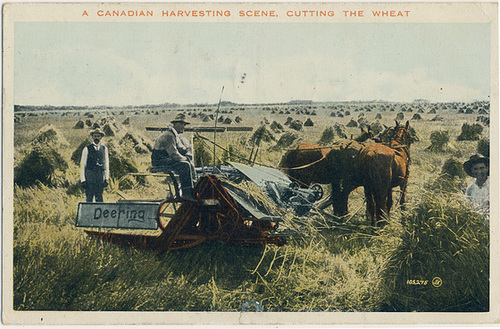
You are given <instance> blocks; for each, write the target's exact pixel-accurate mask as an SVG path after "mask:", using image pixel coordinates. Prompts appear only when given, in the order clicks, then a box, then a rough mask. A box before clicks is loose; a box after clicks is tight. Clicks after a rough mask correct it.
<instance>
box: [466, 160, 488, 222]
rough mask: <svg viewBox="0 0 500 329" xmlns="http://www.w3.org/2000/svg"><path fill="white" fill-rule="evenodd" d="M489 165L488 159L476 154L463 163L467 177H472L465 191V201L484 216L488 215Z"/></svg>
mask: <svg viewBox="0 0 500 329" xmlns="http://www.w3.org/2000/svg"><path fill="white" fill-rule="evenodd" d="M489 164H490V161H489V158H487V157H484V156H481V155H477V154H475V155H473V156H471V157H470V159H469V160H467V161H466V162H465V163H464V170H465V172H466V173H467V175H469V176H471V177H474V180H473V181H472V183H470V184H469V186H467V189H466V190H465V195H466V197H467V201H469V203H470V204H471V205H473V206H474V207H476V208H477V209H478V210H480V211H481V212H483V213H485V214H488V213H489V210H490V182H489V179H488V178H489V176H490V168H489Z"/></svg>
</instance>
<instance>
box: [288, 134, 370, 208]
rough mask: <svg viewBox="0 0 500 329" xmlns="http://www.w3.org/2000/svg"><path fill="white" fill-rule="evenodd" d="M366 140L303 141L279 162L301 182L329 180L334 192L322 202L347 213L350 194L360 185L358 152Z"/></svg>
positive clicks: (308, 183)
mask: <svg viewBox="0 0 500 329" xmlns="http://www.w3.org/2000/svg"><path fill="white" fill-rule="evenodd" d="M364 146H365V144H364V143H359V142H356V141H353V140H343V141H340V142H338V143H336V144H334V145H332V146H331V147H321V146H319V145H315V144H302V145H299V146H298V147H296V148H294V149H291V150H289V151H287V152H286V153H285V154H284V155H283V157H282V159H281V162H280V169H281V170H282V171H283V172H284V173H285V174H287V175H288V176H289V177H291V178H292V179H293V180H295V181H297V182H300V185H302V186H304V187H308V186H309V185H310V184H311V183H319V184H330V185H331V187H332V188H331V191H332V192H331V194H330V196H329V198H328V199H327V200H325V201H324V202H322V203H321V204H320V205H319V208H326V207H328V206H329V205H333V210H334V213H335V215H337V216H344V215H346V214H347V213H348V211H349V210H348V200H349V194H350V193H351V192H352V191H353V190H354V189H355V188H356V187H358V186H361V182H362V181H361V177H360V175H359V170H358V169H357V167H358V156H359V153H360V151H361V149H362V148H363V147H364Z"/></svg>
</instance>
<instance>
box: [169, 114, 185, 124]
mask: <svg viewBox="0 0 500 329" xmlns="http://www.w3.org/2000/svg"><path fill="white" fill-rule="evenodd" d="M170 122H172V123H176V122H182V123H184V124H186V125H188V124H189V122H187V121H186V115H185V114H184V113H177V115H176V116H175V118H174V119H173V120H172V121H170Z"/></svg>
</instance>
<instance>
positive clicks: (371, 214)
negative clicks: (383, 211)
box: [364, 187, 375, 226]
mask: <svg viewBox="0 0 500 329" xmlns="http://www.w3.org/2000/svg"><path fill="white" fill-rule="evenodd" d="M364 189H365V198H366V217H368V218H367V219H368V220H371V222H372V226H375V203H374V200H373V191H372V190H371V189H370V188H369V187H365V188H364Z"/></svg>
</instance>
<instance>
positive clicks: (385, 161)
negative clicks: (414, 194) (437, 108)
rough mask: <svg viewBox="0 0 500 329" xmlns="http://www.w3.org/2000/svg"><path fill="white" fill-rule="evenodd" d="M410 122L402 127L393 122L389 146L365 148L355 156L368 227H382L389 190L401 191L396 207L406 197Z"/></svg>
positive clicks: (389, 199) (388, 199)
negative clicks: (370, 223)
mask: <svg viewBox="0 0 500 329" xmlns="http://www.w3.org/2000/svg"><path fill="white" fill-rule="evenodd" d="M409 127H410V122H409V121H407V122H406V126H402V125H400V124H399V122H396V127H395V128H394V132H393V135H392V136H393V137H392V140H391V141H390V144H389V145H384V144H380V143H374V144H369V145H367V146H366V147H365V148H364V149H363V150H362V151H361V153H360V155H359V170H360V174H361V176H362V184H363V187H364V190H365V196H366V212H367V216H368V217H369V218H371V220H372V224H373V225H375V224H377V223H380V224H381V225H383V224H384V223H385V221H386V220H388V218H389V212H390V210H391V207H392V204H393V200H392V189H393V188H394V187H396V186H399V187H400V188H401V191H402V195H401V201H400V204H401V205H403V204H404V202H405V197H406V187H407V184H408V177H409V166H410V136H409V133H408V131H409Z"/></svg>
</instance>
